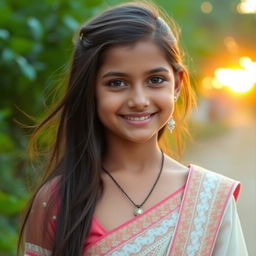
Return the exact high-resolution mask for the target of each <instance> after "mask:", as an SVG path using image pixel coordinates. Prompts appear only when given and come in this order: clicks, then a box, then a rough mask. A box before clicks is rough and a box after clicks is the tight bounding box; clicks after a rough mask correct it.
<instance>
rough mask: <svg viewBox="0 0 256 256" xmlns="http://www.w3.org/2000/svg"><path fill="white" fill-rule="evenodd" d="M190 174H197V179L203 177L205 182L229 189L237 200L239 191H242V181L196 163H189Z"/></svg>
mask: <svg viewBox="0 0 256 256" xmlns="http://www.w3.org/2000/svg"><path fill="white" fill-rule="evenodd" d="M189 170H190V171H189V172H190V175H189V176H195V177H196V179H199V178H201V179H202V180H204V181H205V182H209V183H211V184H216V186H219V187H221V188H222V189H223V190H229V191H230V193H231V194H232V193H233V195H234V198H235V199H236V200H237V198H238V195H239V192H240V182H239V181H237V180H235V179H233V178H230V177H227V176H224V175H222V174H220V173H218V172H216V171H212V170H209V169H207V168H204V167H202V166H198V165H195V164H190V165H189Z"/></svg>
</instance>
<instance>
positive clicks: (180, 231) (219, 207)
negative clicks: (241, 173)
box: [169, 165, 240, 256]
mask: <svg viewBox="0 0 256 256" xmlns="http://www.w3.org/2000/svg"><path fill="white" fill-rule="evenodd" d="M190 169H191V171H190V173H189V177H188V182H187V186H186V189H185V191H184V195H183V199H182V203H181V209H180V214H179V219H178V222H177V226H176V229H175V231H174V236H173V239H172V242H171V246H170V250H169V255H171V256H182V255H187V252H186V249H187V248H188V246H189V244H190V245H191V244H192V242H191V238H190V235H191V234H192V231H195V229H193V228H194V227H193V220H194V219H195V218H196V216H197V213H196V211H195V209H196V206H197V204H199V201H200V199H199V197H198V195H199V193H200V192H204V191H203V188H202V182H203V180H204V178H205V175H206V174H208V175H212V177H213V178H215V179H216V187H215V190H214V191H213V192H214V196H213V198H211V199H209V201H210V205H211V207H209V209H207V211H206V214H205V216H207V222H206V223H204V224H203V229H204V232H205V233H204V235H203V237H202V238H200V241H199V242H198V244H197V246H199V249H198V250H197V254H196V255H202V256H209V255H211V254H212V251H213V248H214V244H215V241H216V237H217V234H218V231H219V228H220V224H221V221H222V219H223V216H224V212H225V209H226V206H227V203H228V200H229V198H230V196H231V195H232V193H233V194H235V195H236V196H237V195H238V192H239V188H240V187H239V182H237V181H234V180H232V179H229V178H227V177H225V176H222V175H219V174H217V173H213V172H210V171H208V170H206V169H203V168H201V167H199V166H196V165H193V166H192V165H190ZM191 213H192V214H191Z"/></svg>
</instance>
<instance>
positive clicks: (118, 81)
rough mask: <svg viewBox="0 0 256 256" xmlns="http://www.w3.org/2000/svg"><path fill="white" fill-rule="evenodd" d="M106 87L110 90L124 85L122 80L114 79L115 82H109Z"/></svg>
mask: <svg viewBox="0 0 256 256" xmlns="http://www.w3.org/2000/svg"><path fill="white" fill-rule="evenodd" d="M106 85H107V86H109V87H112V88H120V87H123V86H125V85H126V83H125V82H124V81H123V80H120V79H115V80H111V81H109V82H108V83H107V84H106Z"/></svg>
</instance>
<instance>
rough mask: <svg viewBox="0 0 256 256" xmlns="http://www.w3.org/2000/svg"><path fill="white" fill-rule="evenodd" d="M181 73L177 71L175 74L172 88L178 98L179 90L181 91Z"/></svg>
mask: <svg viewBox="0 0 256 256" xmlns="http://www.w3.org/2000/svg"><path fill="white" fill-rule="evenodd" d="M183 74H184V73H183V71H177V72H176V73H175V88H174V94H175V96H177V98H178V97H179V94H180V90H181V85H182V80H183Z"/></svg>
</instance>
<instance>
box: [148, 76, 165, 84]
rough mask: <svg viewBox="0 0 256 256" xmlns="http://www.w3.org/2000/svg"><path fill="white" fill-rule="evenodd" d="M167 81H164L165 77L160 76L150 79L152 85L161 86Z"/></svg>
mask: <svg viewBox="0 0 256 256" xmlns="http://www.w3.org/2000/svg"><path fill="white" fill-rule="evenodd" d="M165 81H166V79H164V78H163V77H160V76H153V77H151V78H150V79H149V83H150V84H161V83H163V82H165Z"/></svg>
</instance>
